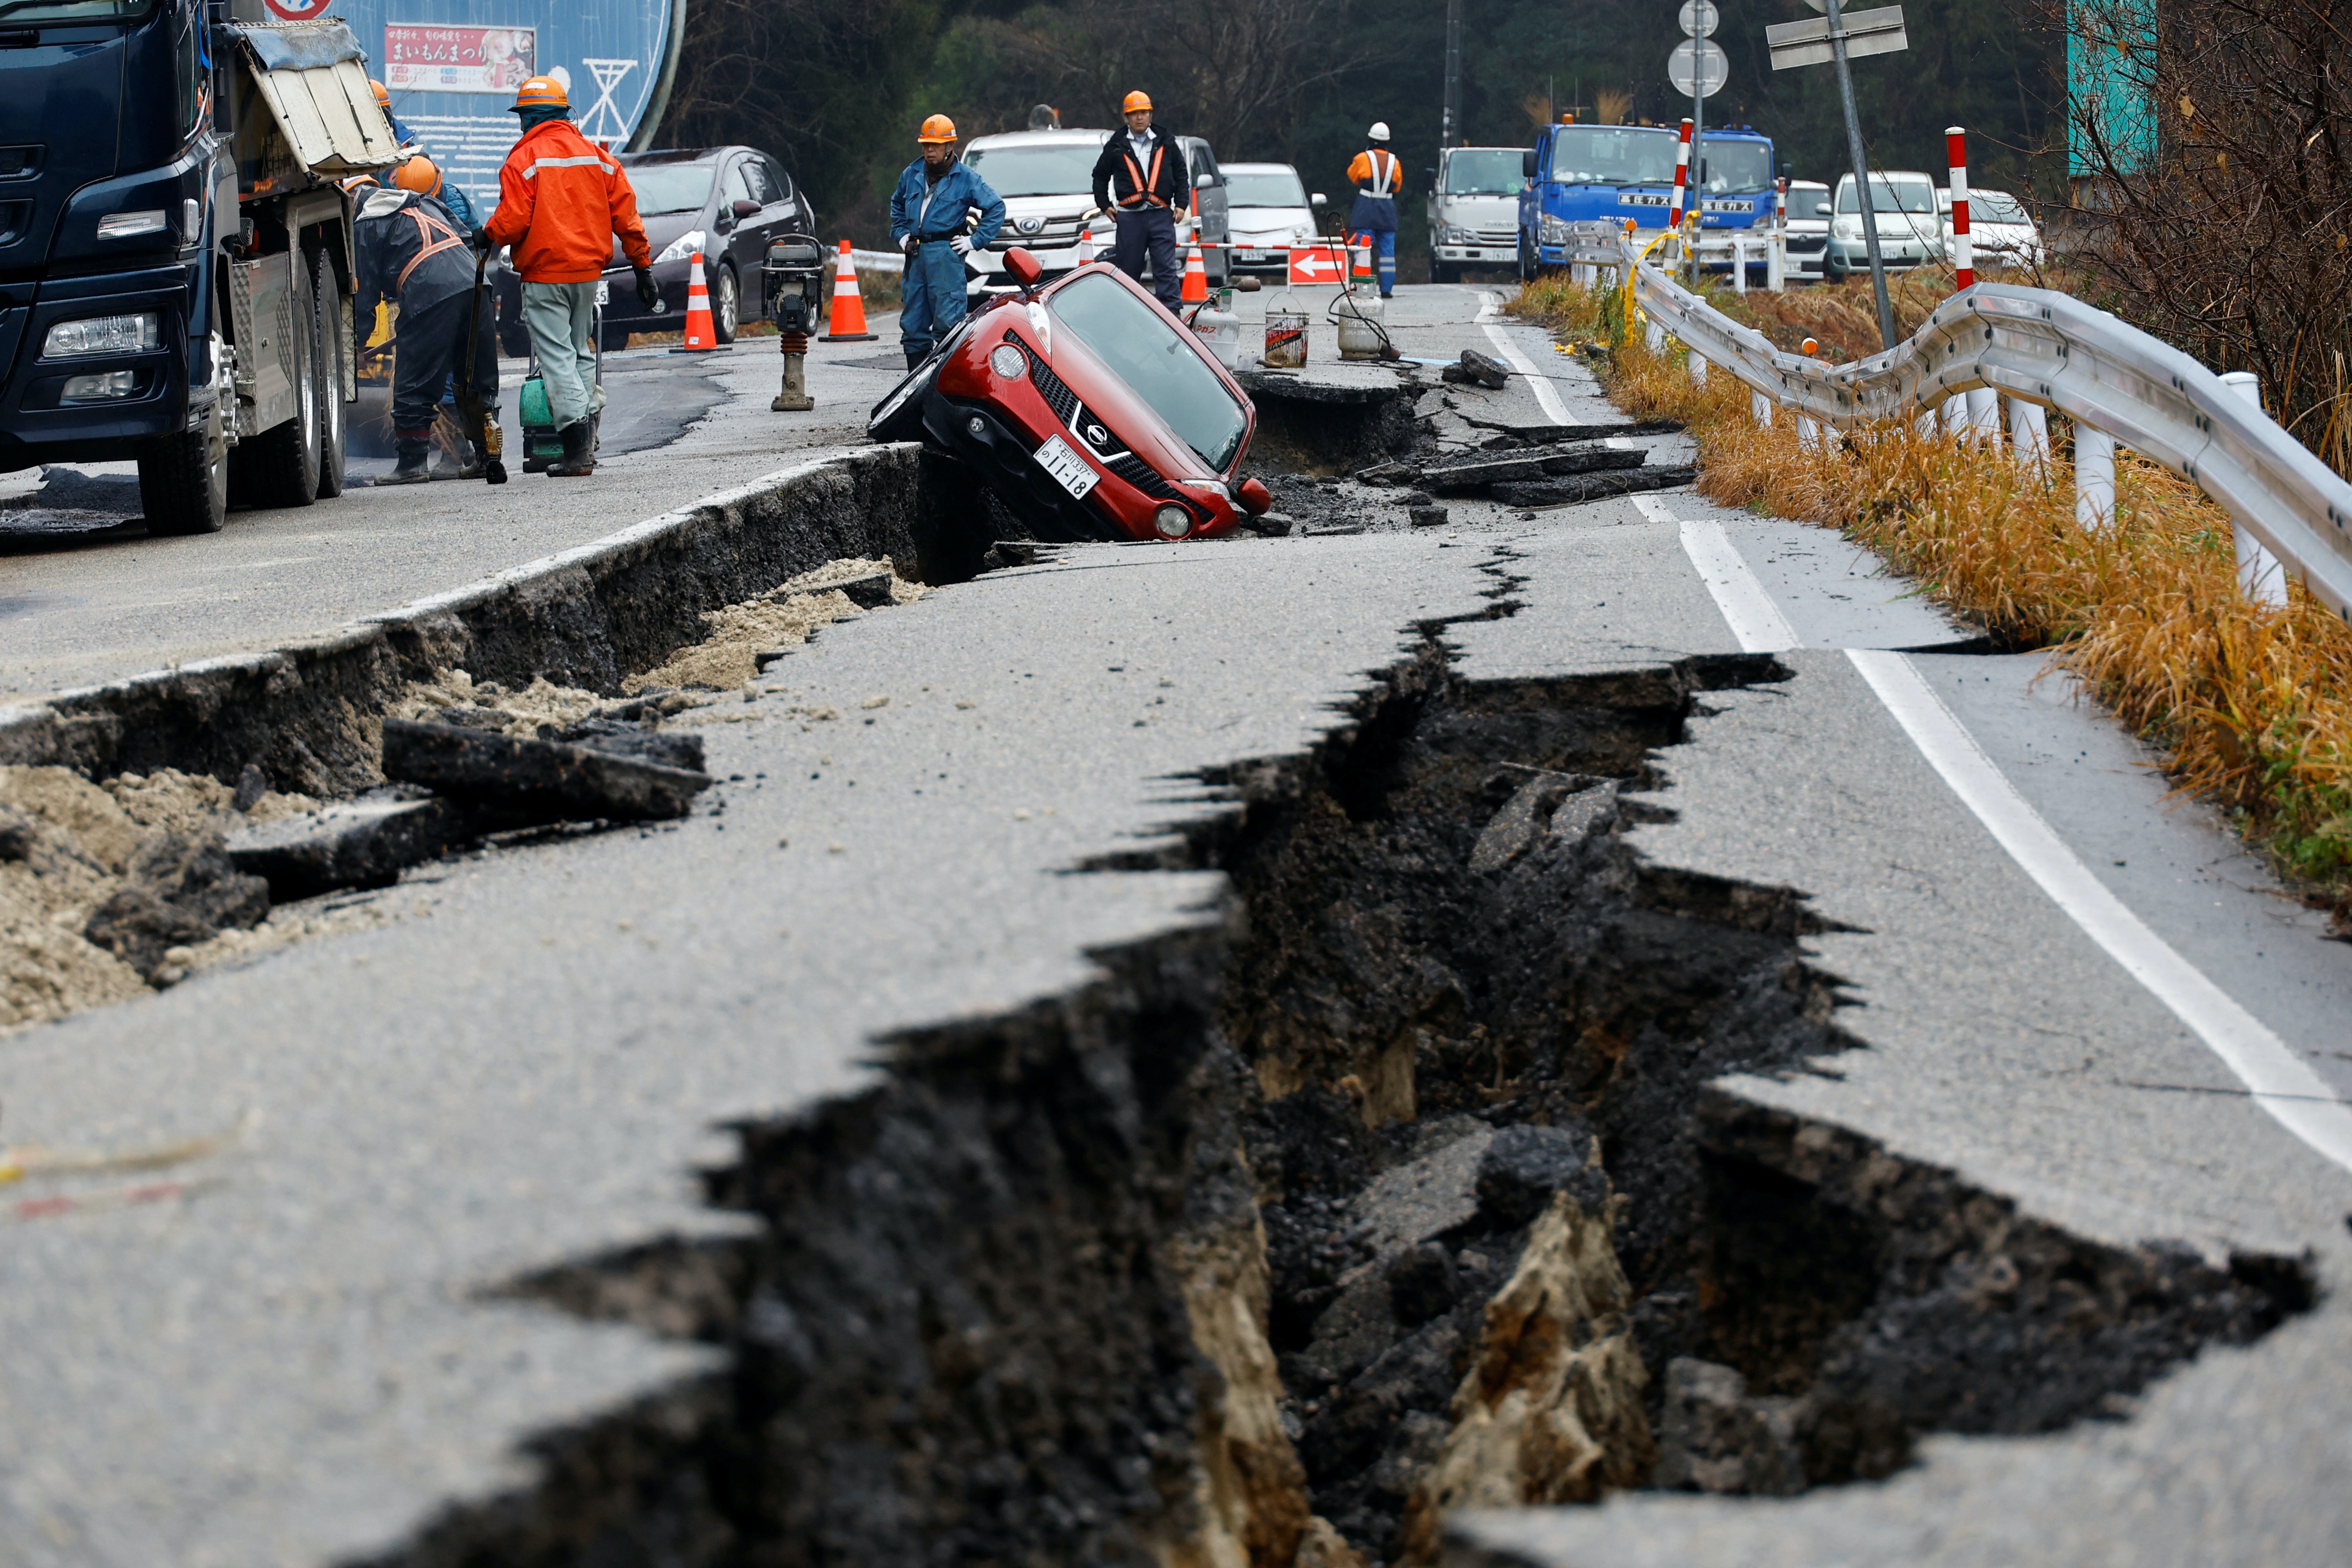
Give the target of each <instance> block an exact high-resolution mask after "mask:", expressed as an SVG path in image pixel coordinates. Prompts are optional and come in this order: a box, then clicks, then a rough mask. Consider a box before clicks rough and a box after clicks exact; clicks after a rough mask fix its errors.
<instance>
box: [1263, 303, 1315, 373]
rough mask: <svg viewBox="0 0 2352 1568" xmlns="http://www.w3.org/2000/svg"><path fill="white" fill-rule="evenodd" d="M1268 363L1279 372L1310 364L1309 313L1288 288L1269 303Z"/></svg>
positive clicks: (1267, 312)
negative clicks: (1308, 343) (1308, 345)
mask: <svg viewBox="0 0 2352 1568" xmlns="http://www.w3.org/2000/svg"><path fill="white" fill-rule="evenodd" d="M1265 363H1266V364H1267V365H1269V366H1271V367H1272V368H1274V369H1276V370H1297V369H1299V368H1301V367H1302V366H1304V365H1305V364H1306V363H1307V312H1306V311H1305V310H1303V309H1301V308H1300V306H1299V303H1298V301H1297V300H1296V299H1295V298H1293V297H1292V295H1291V292H1290V290H1289V289H1284V290H1283V291H1282V292H1281V293H1279V294H1276V296H1275V297H1274V298H1273V299H1272V300H1268V301H1267V302H1266V307H1265Z"/></svg>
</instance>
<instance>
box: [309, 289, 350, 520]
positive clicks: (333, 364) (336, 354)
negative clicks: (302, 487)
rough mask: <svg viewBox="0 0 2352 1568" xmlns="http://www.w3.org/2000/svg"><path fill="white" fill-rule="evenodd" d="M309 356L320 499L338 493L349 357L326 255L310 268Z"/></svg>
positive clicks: (345, 322)
mask: <svg viewBox="0 0 2352 1568" xmlns="http://www.w3.org/2000/svg"><path fill="white" fill-rule="evenodd" d="M310 279H311V283H310V302H311V310H310V354H311V358H312V359H313V360H314V361H315V362H316V363H317V364H318V367H319V368H318V375H319V499H320V500H334V499H335V498H336V497H337V496H339V495H341V494H342V493H343V438H344V433H345V432H344V426H345V423H346V414H345V410H344V407H343V356H344V355H346V354H348V353H351V352H352V348H351V344H352V335H351V334H352V323H351V320H350V317H349V316H348V314H347V313H346V312H345V311H344V310H343V286H342V284H341V281H340V280H339V279H337V278H336V277H335V264H334V262H333V261H332V260H331V259H330V258H328V256H327V253H326V252H325V251H323V250H322V251H320V252H319V254H318V255H317V256H316V257H314V258H311V263H310Z"/></svg>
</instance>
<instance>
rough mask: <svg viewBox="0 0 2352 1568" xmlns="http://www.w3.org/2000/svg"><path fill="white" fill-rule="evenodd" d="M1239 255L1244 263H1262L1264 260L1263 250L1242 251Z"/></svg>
mask: <svg viewBox="0 0 2352 1568" xmlns="http://www.w3.org/2000/svg"><path fill="white" fill-rule="evenodd" d="M1239 254H1240V256H1241V258H1242V259H1243V260H1244V261H1264V260H1265V251H1263V250H1244V251H1242V252H1240V253H1239Z"/></svg>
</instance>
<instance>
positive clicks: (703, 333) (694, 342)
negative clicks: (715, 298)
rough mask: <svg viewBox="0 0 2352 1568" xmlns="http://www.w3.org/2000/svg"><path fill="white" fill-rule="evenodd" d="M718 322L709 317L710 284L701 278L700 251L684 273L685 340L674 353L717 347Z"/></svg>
mask: <svg viewBox="0 0 2352 1568" xmlns="http://www.w3.org/2000/svg"><path fill="white" fill-rule="evenodd" d="M719 346H720V345H719V324H718V323H717V322H716V321H712V320H711V319H710V286H709V284H708V283H706V282H704V281H703V279H702V252H700V251H696V252H695V253H694V264H693V266H692V267H691V268H688V271H687V274H686V342H684V343H682V344H680V345H679V346H678V347H677V348H674V349H672V350H670V351H669V352H670V353H674V354H700V353H712V352H714V351H716V350H717V349H718V348H719Z"/></svg>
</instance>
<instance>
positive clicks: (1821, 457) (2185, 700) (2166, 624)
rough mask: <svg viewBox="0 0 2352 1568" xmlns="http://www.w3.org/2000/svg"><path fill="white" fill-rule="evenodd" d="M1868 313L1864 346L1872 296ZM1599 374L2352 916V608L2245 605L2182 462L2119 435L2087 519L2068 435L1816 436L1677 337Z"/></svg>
mask: <svg viewBox="0 0 2352 1568" xmlns="http://www.w3.org/2000/svg"><path fill="white" fill-rule="evenodd" d="M1915 276H1917V275H1915ZM1919 282H1920V287H1919V288H1918V289H1917V290H1916V293H1917V295H1918V296H1919V297H1920V298H1919V299H1914V300H1907V301H1906V303H1907V304H1908V305H1909V306H1910V307H1911V308H1915V309H1917V310H1918V313H1919V314H1920V315H1922V316H1924V315H1925V313H1926V310H1928V309H1932V308H1933V304H1934V299H1933V298H1931V297H1927V295H1928V289H1929V287H1930V285H1929V280H1928V279H1927V278H1926V277H1924V276H1922V277H1920V278H1919ZM1947 287H1948V283H1947ZM1912 292H1913V290H1910V289H1906V295H1908V294H1911V293H1912ZM1570 294H1573V295H1577V296H1582V295H1584V294H1585V291H1584V290H1582V289H1573V290H1570V289H1565V287H1564V286H1562V285H1559V284H1557V283H1556V282H1554V280H1551V279H1546V280H1544V282H1543V283H1541V284H1539V285H1538V286H1537V287H1536V288H1534V289H1529V290H1528V291H1527V292H1526V295H1524V296H1523V298H1525V299H1526V300H1527V301H1528V303H1527V307H1526V310H1525V312H1524V313H1528V314H1532V315H1535V316H1536V317H1537V319H1538V320H1543V321H1548V322H1549V321H1569V322H1574V321H1581V320H1583V319H1584V318H1585V317H1586V316H1589V315H1591V314H1592V313H1594V312H1595V311H1596V310H1597V309H1598V306H1597V304H1596V303H1595V302H1593V301H1591V300H1590V299H1589V298H1588V299H1584V300H1578V299H1571V298H1569V297H1568V296H1569V295H1570ZM1748 300H1749V301H1750V302H1751V304H1753V305H1755V306H1757V307H1759V314H1761V313H1765V312H1769V314H1770V316H1771V317H1772V318H1773V322H1772V326H1771V327H1770V328H1769V329H1768V330H1769V331H1771V335H1773V336H1774V337H1775V338H1776V339H1777V338H1778V337H1780V335H1781V333H1782V331H1794V330H1796V324H1798V323H1803V322H1805V321H1809V320H1810V321H1813V322H1815V323H1820V322H1823V321H1833V320H1834V319H1835V318H1834V314H1833V312H1835V311H1837V310H1845V309H1851V308H1852V307H1851V303H1850V302H1849V301H1841V300H1838V299H1837V298H1835V295H1834V293H1833V291H1832V290H1826V289H1805V290H1802V291H1797V292H1791V293H1790V294H1788V295H1782V296H1770V295H1758V294H1750V295H1749V296H1748ZM1922 300H1924V303H1922V302H1921V301H1922ZM1862 302H1863V306H1864V310H1865V311H1867V309H1868V296H1867V293H1866V292H1864V293H1863V294H1862ZM1759 324H1762V323H1760V322H1759ZM1811 331H1812V335H1815V336H1820V335H1822V334H1821V332H1820V331H1819V328H1818V325H1816V326H1815V327H1813V328H1812V329H1811ZM1864 331H1865V333H1866V335H1867V337H1868V339H1869V346H1871V347H1875V344H1876V338H1877V333H1876V331H1875V330H1874V329H1873V328H1870V327H1869V324H1868V317H1867V314H1865V316H1864ZM1609 384H1610V386H1609V390H1610V395H1611V396H1612V399H1614V401H1615V402H1616V403H1617V404H1618V405H1620V406H1621V407H1622V408H1623V409H1624V410H1625V411H1626V412H1627V413H1629V414H1631V415H1633V416H1635V417H1638V418H1644V419H1651V418H1672V419H1679V420H1681V421H1683V422H1684V423H1685V425H1687V426H1689V428H1690V431H1691V434H1692V435H1693V436H1694V437H1696V440H1697V443H1698V448H1699V462H1700V470H1699V475H1700V477H1699V489H1701V491H1702V492H1703V493H1705V494H1706V495H1707V496H1708V497H1709V498H1710V499H1712V500H1717V501H1719V502H1722V503H1724V504H1726V505H1730V506H1738V507H1745V508H1749V509H1752V510H1758V511H1762V512H1768V513H1770V514H1773V515H1776V516H1780V517H1787V518H1794V519H1800V520H1802V521H1810V522H1815V523H1819V524H1821V525H1822V526H1824V527H1830V528H1836V529H1839V530H1841V531H1843V532H1844V533H1845V534H1846V536H1847V537H1849V538H1851V539H1853V541H1854V542H1857V543H1859V544H1863V545H1865V546H1867V547H1869V548H1870V549H1872V550H1874V551H1876V552H1878V553H1879V554H1880V555H1882V556H1884V557H1885V559H1886V561H1887V562H1888V563H1889V564H1890V565H1891V566H1893V567H1894V568H1895V570H1897V571H1899V572H1902V573H1904V574H1907V575H1909V576H1911V577H1913V578H1915V579H1916V581H1917V582H1918V583H1919V584H1920V585H1921V588H1922V590H1923V591H1924V592H1926V593H1927V594H1929V595H1932V596H1933V597H1935V598H1936V599H1937V600H1939V601H1941V602H1942V603H1944V604H1946V605H1949V606H1951V607H1952V608H1954V609H1955V610H1958V611H1959V612H1961V613H1962V614H1964V615H1966V616H1969V617H1971V618H1973V619H1975V620H1976V621H1978V622H1979V623H1980V624H1981V625H1983V626H1986V627H1987V628H1988V629H1989V630H1990V631H1991V632H1992V633H1993V635H1995V636H1996V637H1999V638H2000V639H2002V640H2003V641H2004V642H2007V643H2009V644H2011V645H2012V646H2017V647H2051V648H2052V650H2053V661H2054V662H2055V663H2056V664H2057V665H2058V666H2059V667H2061V668H2067V669H2071V670H2074V671H2075V672H2076V673H2078V674H2079V675H2081V676H2082V677H2083V679H2084V680H2085V681H2086V682H2087V683H2088V684H2089V685H2090V687H2091V688H2092V689H2094V690H2095V691H2096V692H2097V693H2098V694H2099V696H2100V697H2101V699H2102V700H2105V702H2106V703H2107V704H2108V705H2109V706H2110V707H2111V708H2112V709H2113V710H2115V711H2116V713H2117V714H2119V715H2120V716H2121V717H2122V718H2123V720H2124V721H2125V722H2126V723H2127V724H2129V725H2131V726H2132V727H2133V728H2134V730H2136V731H2137V732H2138V733H2140V734H2141V735H2142V736H2144V737H2145V738H2147V740H2149V741H2150V742H2153V743H2155V744H2156V745H2157V746H2158V747H2159V748H2160V749H2161V750H2162V751H2163V752H2164V753H2165V758H2166V764H2165V765H2166V767H2167V769H2168V772H2169V773H2170V774H2171V775H2172V777H2173V779H2174V781H2175V783H2176V784H2178V785H2179V787H2180V788H2181V789H2183V790H2185V791H2190V792H2194V793H2196V794H2199V795H2204V796H2206V797H2208V798H2210V799H2211V800H2213V801H2215V802H2217V803H2219V804H2220V805H2222V806H2223V807H2224V808H2225V809H2226V810H2228V811H2229V812H2230V813H2231V816H2232V818H2233V820H2234V821H2235V822H2236V823H2237V824H2238V826H2240V828H2241V830H2242V832H2243V833H2244V834H2245V836H2246V837H2247V839H2248V840H2249V842H2251V843H2252V844H2253V845H2255V846H2256V847H2259V848H2261V849H2263V850H2264V851H2266V852H2267V853H2268V854H2269V855H2270V856H2271V857H2272V858H2273V860H2274V862H2275V863H2277V864H2278V865H2279V867H2280V868H2282V869H2283V870H2284V871H2286V872H2288V873H2289V874H2291V875H2293V876H2295V877H2297V878H2300V879H2304V880H2305V882H2306V884H2307V885H2308V886H2309V887H2310V889H2312V890H2313V891H2314V892H2315V894H2316V895H2317V896H2318V897H2319V898H2321V899H2322V900H2325V901H2326V903H2327V904H2328V905H2330V906H2331V907H2332V908H2333V909H2334V910H2336V914H2337V916H2338V918H2339V920H2341V919H2345V918H2347V917H2352V626H2347V625H2346V624H2345V623H2344V622H2343V621H2341V620H2338V619H2337V618H2336V617H2335V616H2332V615H2330V614H2329V613H2328V612H2327V611H2326V609H2325V608H2324V607H2323V606H2321V605H2319V604H2318V603H2317V602H2316V601H2315V600H2314V599H2312V598H2311V596H2310V595H2307V594H2305V592H2304V591H2303V589H2302V588H2301V587H2300V586H2299V585H2298V586H2296V587H2295V588H2294V590H2293V595H2292V602H2291V603H2290V604H2289V605H2287V606H2286V607H2285V608H2284V609H2279V608H2275V607H2272V606H2267V605H2253V604H2250V603H2248V602H2247V601H2246V600H2245V598H2244V597H2243V596H2242V595H2241V594H2240V593H2239V592H2238V586H2237V572H2236V557H2235V552H2234V549H2233V546H2232V543H2231V527H2230V521H2229V518H2228V517H2227V515H2226V514H2224V513H2223V512H2222V511H2221V510H2220V509H2219V508H2217V507H2215V506H2214V505H2213V504H2212V503H2210V501H2207V500H2205V499H2204V498H2203V497H2202V496H2201V495H2200V494H2199V493H2198V491H2197V490H2196V489H2194V488H2193V487H2192V486H2190V485H2189V484H2188V483H2187V482H2186V481H2185V480H2182V479H2179V478H2177V477H2175V476H2173V475H2171V474H2168V473H2167V472H2165V471H2164V470H2163V469H2161V468H2156V467H2154V466H2153V465H2151V464H2147V463H2144V462H2140V461H2137V460H2136V459H2134V458H2131V457H2130V456H2129V455H2128V454H2126V453H2120V452H2119V453H2118V454H2117V463H2116V470H2117V471H2116V489H2117V496H2116V518H2115V520H2114V521H2113V523H2112V525H2110V526H2108V527H2105V528H2100V529H2084V528H2083V527H2081V526H2079V525H2077V523H2076V522H2075V521H2074V478H2073V474H2072V471H2071V468H2069V466H2068V455H2067V453H2066V451H2065V450H2064V443H2063V437H2062V441H2061V450H2060V452H2059V453H2058V455H2057V457H2056V458H2055V460H2054V461H2053V463H2052V464H2051V465H2050V467H2049V468H2048V469H2047V470H2046V471H2045V470H2044V469H2043V468H2040V467H2037V466H2034V465H2032V464H2030V463H2020V462H2019V461H2017V460H2016V459H2015V458H2014V457H2013V456H2012V455H2011V452H2010V450H2009V449H2008V448H2007V447H2000V448H1998V449H1995V450H1991V451H1987V450H1983V449H1979V448H1978V447H1971V446H1969V445H1966V444H1964V443H1963V442H1962V441H1960V440H1958V439H1957V438H1954V437H1945V436H1941V435H1937V436H1924V437H1923V436H1921V435H1920V434H1918V433H1917V432H1916V430H1914V429H1912V428H1910V427H1908V426H1888V427H1884V428H1881V429H1878V430H1875V431H1871V432H1864V433H1860V434H1857V435H1853V436H1850V437H1845V438H1843V439H1835V438H1832V440H1830V441H1829V442H1827V443H1825V444H1824V445H1823V447H1822V448H1821V449H1818V450H1815V451H1810V452H1809V451H1805V450H1803V449H1801V447H1799V445H1798V442H1797V433H1796V429H1795V426H1794V424H1793V422H1792V421H1790V420H1789V419H1787V418H1786V417H1785V416H1783V417H1782V418H1780V419H1779V420H1777V421H1776V422H1775V423H1774V424H1772V425H1771V426H1766V427H1763V428H1759V427H1757V426H1755V425H1754V424H1753V423H1752V422H1751V419H1750V417H1749V414H1748V389H1747V388H1746V387H1745V386H1743V385H1741V384H1739V383H1738V382H1736V381H1734V380H1733V379H1732V378H1731V377H1730V376H1728V375H1726V374H1722V373H1721V372H1720V371H1717V372H1716V373H1715V374H1711V375H1710V376H1709V377H1708V378H1707V385H1706V387H1705V388H1703V389H1702V388H1696V387H1694V386H1693V385H1692V384H1691V382H1690V376H1689V373H1688V370H1687V367H1686V365H1685V360H1684V358H1683V356H1682V354H1681V353H1680V352H1679V351H1674V352H1671V353H1668V354H1666V355H1653V354H1651V353H1648V352H1647V351H1646V350H1645V349H1644V347H1643V344H1642V342H1641V340H1640V337H1639V334H1634V335H1633V338H1632V341H1631V342H1628V343H1626V344H1625V345H1624V346H1622V347H1620V348H1619V349H1617V350H1616V352H1615V353H1614V355H1613V356H1612V366H1611V369H1610V372H1609Z"/></svg>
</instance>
